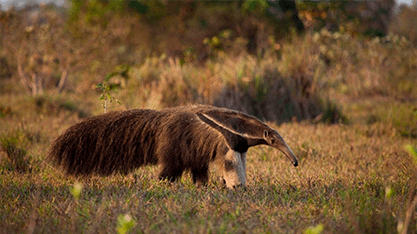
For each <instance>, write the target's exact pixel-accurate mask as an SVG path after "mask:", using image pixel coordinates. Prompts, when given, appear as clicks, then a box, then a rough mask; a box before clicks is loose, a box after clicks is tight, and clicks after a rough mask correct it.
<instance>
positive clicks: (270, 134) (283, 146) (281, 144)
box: [263, 129, 298, 167]
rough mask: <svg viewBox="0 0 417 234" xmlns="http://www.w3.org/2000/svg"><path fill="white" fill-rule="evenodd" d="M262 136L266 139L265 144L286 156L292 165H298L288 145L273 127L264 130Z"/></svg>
mask: <svg viewBox="0 0 417 234" xmlns="http://www.w3.org/2000/svg"><path fill="white" fill-rule="evenodd" d="M263 138H264V140H265V141H266V143H267V145H269V146H272V147H274V148H276V149H278V150H280V151H281V152H283V153H284V154H285V156H287V158H288V159H290V160H291V163H292V164H293V165H294V167H296V166H298V160H297V157H295V155H294V153H293V152H292V151H291V149H290V147H289V146H288V145H287V143H285V141H284V139H282V137H281V135H279V133H278V132H277V131H275V130H273V129H271V130H264V132H263Z"/></svg>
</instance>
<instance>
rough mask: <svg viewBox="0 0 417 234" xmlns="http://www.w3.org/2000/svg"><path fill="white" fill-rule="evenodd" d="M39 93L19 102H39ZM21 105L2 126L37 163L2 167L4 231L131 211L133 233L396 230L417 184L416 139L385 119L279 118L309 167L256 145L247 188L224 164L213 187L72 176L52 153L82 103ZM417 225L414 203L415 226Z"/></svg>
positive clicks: (96, 227) (96, 225) (82, 228)
mask: <svg viewBox="0 0 417 234" xmlns="http://www.w3.org/2000/svg"><path fill="white" fill-rule="evenodd" d="M17 99H19V98H17ZM6 100H7V97H2V101H6ZM9 101H10V104H13V101H12V100H11V99H10V100H9ZM31 101H32V100H31V99H29V100H26V101H24V100H17V101H16V102H20V103H21V106H25V105H24V103H26V105H28V106H31V105H29V103H30V102H31ZM3 103H4V102H3ZM12 106H13V105H12ZM18 106H19V105H16V107H15V108H13V109H12V111H14V113H15V114H13V115H12V116H6V117H4V118H2V119H1V120H0V121H2V125H1V126H2V127H1V132H2V133H3V134H4V133H9V134H8V135H7V134H6V135H3V137H5V136H6V137H11V136H14V135H13V134H12V133H16V135H17V136H18V138H19V139H20V141H19V144H20V145H18V147H22V148H25V149H26V150H27V151H28V152H29V153H28V155H29V156H30V159H31V161H30V166H31V170H30V172H29V171H28V172H25V173H19V172H17V171H13V170H7V169H5V168H2V170H1V176H0V184H1V186H0V198H1V199H0V201H1V202H0V206H1V209H0V217H1V221H0V230H2V232H3V233H15V232H31V231H32V230H33V231H34V232H35V233H45V232H48V233H51V232H57V233H63V232H80V233H95V232H99V233H103V232H114V231H115V230H116V226H117V217H118V216H119V215H120V214H130V215H131V217H132V218H133V220H134V221H135V223H136V225H135V226H134V227H133V230H132V231H133V232H145V233H150V232H152V233H155V232H156V233H167V232H170V233H172V232H173V233H207V232H214V233H242V232H255V233H264V232H271V233H300V232H303V231H304V230H306V229H307V228H309V227H314V226H317V225H319V224H322V225H323V230H324V233H340V232H352V233H358V232H364V233H374V232H382V233H393V232H396V231H397V226H398V225H399V224H400V223H402V222H403V221H404V220H405V215H406V210H407V208H408V207H409V206H410V204H411V201H412V200H411V199H412V198H413V197H414V196H415V193H416V185H415V184H416V183H415V179H416V167H417V165H415V164H413V162H412V160H411V156H410V155H409V154H408V153H407V152H406V150H405V149H404V146H405V145H407V144H412V145H416V141H415V139H413V138H403V137H401V135H400V134H399V133H398V131H397V130H396V129H395V128H393V127H391V126H388V125H386V124H381V123H373V124H368V125H363V124H350V125H325V124H310V123H307V122H305V123H286V124H283V125H280V126H276V128H277V130H278V131H279V132H280V133H281V135H282V136H283V137H284V138H285V139H286V140H287V142H288V144H289V145H290V147H291V148H292V149H293V150H294V152H295V153H296V155H298V157H299V160H300V166H299V167H297V168H294V167H292V165H291V164H290V162H289V161H288V160H287V159H286V158H285V156H284V155H283V154H282V153H280V152H278V151H276V150H274V149H271V148H268V147H256V148H251V149H250V151H249V154H248V155H249V156H248V169H247V175H248V176H247V178H248V181H247V182H248V187H247V188H246V190H243V189H240V190H239V189H238V190H234V191H232V190H227V189H225V188H223V186H222V184H221V183H220V182H219V180H218V178H217V176H216V173H215V172H213V173H211V175H210V179H211V180H210V183H209V185H208V187H206V188H195V187H194V185H193V184H192V182H191V179H190V177H189V175H185V176H184V178H183V179H182V180H181V181H179V182H176V183H172V184H169V183H167V182H164V181H163V182H160V181H158V180H157V179H156V175H157V170H158V168H157V167H146V168H141V169H138V170H137V171H136V172H135V173H133V174H131V175H129V176H126V177H123V176H119V175H115V176H111V177H105V178H99V177H94V178H91V179H81V180H79V179H77V178H73V177H69V178H67V177H65V176H64V175H63V174H62V173H61V172H60V171H58V170H56V169H55V168H52V167H50V166H49V165H48V164H46V163H45V162H43V159H44V155H45V152H46V150H47V148H48V146H49V144H50V142H51V140H52V139H53V137H55V136H57V135H58V134H59V133H61V132H63V131H64V130H65V129H66V128H67V127H68V126H69V125H70V124H72V123H74V122H76V121H77V119H78V117H77V112H73V111H68V110H65V109H64V110H61V112H59V111H54V112H53V114H52V115H51V114H49V115H46V114H45V113H44V112H45V111H51V110H50V109H49V110H43V109H41V110H37V111H39V112H38V113H37V114H35V113H36V109H30V108H29V107H26V108H22V109H20V108H19V107H18ZM24 112H25V113H26V114H23V113H24ZM29 113H32V114H31V115H27V114H29ZM271 124H272V123H271ZM36 135H38V137H34V136H36ZM2 160H3V159H2ZM76 182H79V183H81V184H82V186H83V189H82V192H81V194H80V197H79V199H78V200H77V199H75V198H74V197H73V195H72V194H71V193H70V189H71V188H72V186H73V185H74V184H75V183H76ZM389 189H391V191H392V195H390V196H391V197H389V196H387V191H389ZM416 224H417V219H416V216H415V212H414V215H413V216H412V219H411V223H410V225H409V226H408V229H409V232H410V233H412V232H414V231H416V229H415V227H416Z"/></svg>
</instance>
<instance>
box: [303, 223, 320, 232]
mask: <svg viewBox="0 0 417 234" xmlns="http://www.w3.org/2000/svg"><path fill="white" fill-rule="evenodd" d="M320 233H323V224H318V225H317V226H314V227H309V228H307V229H306V230H304V234H320Z"/></svg>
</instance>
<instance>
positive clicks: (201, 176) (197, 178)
mask: <svg viewBox="0 0 417 234" xmlns="http://www.w3.org/2000/svg"><path fill="white" fill-rule="evenodd" d="M191 175H192V177H193V182H194V184H195V185H196V186H197V187H201V186H205V185H207V182H208V166H206V167H202V168H192V169H191Z"/></svg>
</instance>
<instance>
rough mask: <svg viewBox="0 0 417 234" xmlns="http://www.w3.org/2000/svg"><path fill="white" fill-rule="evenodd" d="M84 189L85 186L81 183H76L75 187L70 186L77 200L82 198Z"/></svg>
mask: <svg viewBox="0 0 417 234" xmlns="http://www.w3.org/2000/svg"><path fill="white" fill-rule="evenodd" d="M82 190H83V186H82V184H80V183H78V182H77V183H75V184H74V186H73V187H71V188H70V192H71V194H72V196H74V198H75V200H77V201H78V199H79V198H80V194H81V191H82Z"/></svg>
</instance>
